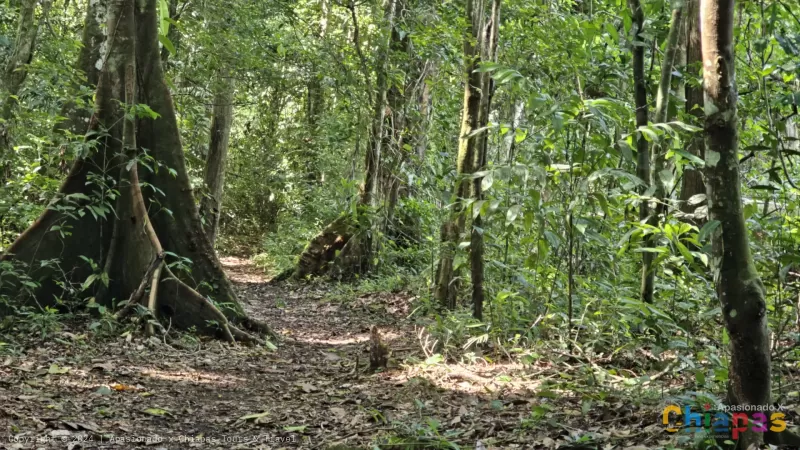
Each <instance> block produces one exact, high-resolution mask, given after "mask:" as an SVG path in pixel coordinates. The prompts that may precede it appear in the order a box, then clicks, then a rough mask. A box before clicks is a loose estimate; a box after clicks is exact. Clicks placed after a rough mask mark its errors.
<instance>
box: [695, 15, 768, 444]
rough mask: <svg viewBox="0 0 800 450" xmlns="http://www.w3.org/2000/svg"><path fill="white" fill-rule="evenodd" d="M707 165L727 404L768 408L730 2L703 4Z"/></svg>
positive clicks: (754, 436)
mask: <svg viewBox="0 0 800 450" xmlns="http://www.w3.org/2000/svg"><path fill="white" fill-rule="evenodd" d="M700 14H701V22H702V25H701V39H702V49H703V87H704V90H705V113H706V120H705V129H706V135H705V143H706V153H705V163H706V164H705V165H706V188H707V190H708V194H707V195H708V205H709V213H710V219H711V220H712V221H719V224H720V225H719V227H718V228H717V231H716V232H715V233H714V236H713V257H712V260H711V261H712V270H713V274H714V282H715V284H716V290H717V296H718V297H719V300H720V303H721V305H722V314H723V317H724V320H725V327H726V329H727V331H728V336H730V350H731V360H730V370H729V379H730V386H729V394H730V396H731V398H730V399H729V400H730V401H731V402H733V403H734V404H739V405H756V406H761V407H766V406H767V405H769V403H770V384H771V368H770V347H769V343H770V339H769V329H768V327H767V308H766V293H765V290H764V285H763V284H762V283H761V279H760V278H759V276H758V273H757V272H756V268H755V265H754V264H753V258H752V256H751V254H750V242H749V239H748V235H747V227H746V226H745V220H744V214H743V208H742V196H741V182H740V180H739V159H738V155H737V147H738V141H739V135H738V128H737V117H736V102H737V92H736V83H735V81H734V69H735V59H734V45H733V28H734V22H733V17H734V0H701V2H700ZM752 429H753V428H748V431H746V432H745V433H744V435H743V437H742V438H741V440H740V442H739V447H738V448H743V449H748V450H750V449H757V448H760V447H761V444H762V443H763V438H764V435H763V433H757V432H753V431H752Z"/></svg>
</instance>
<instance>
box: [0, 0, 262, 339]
mask: <svg viewBox="0 0 800 450" xmlns="http://www.w3.org/2000/svg"><path fill="white" fill-rule="evenodd" d="M134 5H135V7H134ZM107 27H108V30H109V34H110V35H113V36H115V37H114V39H113V40H111V41H109V49H108V54H107V56H106V58H105V59H104V64H103V66H102V67H103V70H102V72H101V74H100V81H99V83H98V87H97V94H96V96H95V98H96V114H95V115H94V116H93V119H92V122H91V124H90V130H93V131H100V130H105V132H104V133H93V134H92V135H91V136H97V135H99V136H104V135H106V134H107V137H104V138H100V139H99V140H98V141H96V144H97V146H96V147H97V148H96V151H95V152H94V153H93V154H91V155H89V156H87V157H86V158H83V159H79V160H77V161H76V162H75V164H74V166H73V168H72V170H71V172H70V174H69V175H68V176H67V178H66V180H65V181H64V184H63V185H62V186H61V189H60V191H59V195H58V196H57V198H56V199H55V200H54V201H53V202H52V203H51V205H50V207H48V209H47V210H46V211H45V212H44V213H43V214H42V215H41V216H40V217H39V219H38V220H37V221H36V222H35V223H34V224H33V225H32V226H31V227H30V228H29V229H28V230H26V231H25V232H24V233H23V234H22V235H21V236H20V237H19V238H18V239H17V240H16V241H15V242H14V244H13V245H12V246H11V248H10V249H9V250H8V252H7V253H6V254H4V255H3V259H4V260H12V261H14V262H16V263H17V264H19V265H22V266H24V267H26V268H27V274H28V275H29V276H30V277H31V278H32V279H33V280H35V281H37V282H40V283H41V284H40V286H38V287H37V288H36V289H33V290H29V291H26V290H24V286H19V285H17V286H13V285H4V286H3V289H4V290H14V288H16V292H15V293H12V295H15V298H17V299H18V300H19V301H20V302H25V301H26V300H27V303H28V304H31V302H32V301H34V300H35V301H36V302H38V304H40V305H44V304H52V303H53V302H54V301H55V300H56V299H58V298H62V297H67V296H68V297H76V296H79V295H80V296H84V297H95V298H96V299H97V301H99V302H103V303H107V304H109V303H112V302H113V301H114V300H117V301H119V300H123V299H131V301H134V302H136V301H139V300H140V299H139V298H133V297H134V296H135V294H136V293H137V292H139V291H140V290H139V286H140V285H142V284H147V283H145V282H146V281H148V280H146V277H148V276H153V277H155V276H156V275H157V274H160V273H162V272H163V273H165V277H164V278H163V279H161V280H159V279H158V278H155V279H154V280H153V282H152V286H153V289H155V290H156V292H151V297H154V300H155V302H154V304H153V305H152V306H153V308H154V310H155V312H157V313H158V314H159V315H161V316H164V317H166V318H169V320H170V322H171V324H172V325H174V326H176V327H178V328H181V329H190V328H193V327H194V328H196V329H197V330H198V331H200V332H204V333H209V334H217V335H220V336H222V337H224V338H226V339H227V340H231V341H232V340H234V339H253V338H252V337H251V336H250V335H248V334H247V333H245V332H243V331H241V330H239V329H238V328H236V327H235V326H233V325H232V324H231V323H230V322H229V320H240V321H241V322H242V323H244V324H245V325H248V326H250V327H251V328H255V329H258V330H260V331H268V328H266V327H265V326H262V325H259V324H256V323H255V322H253V321H251V320H249V319H247V318H246V317H245V315H244V313H243V311H242V309H241V306H240V305H239V303H238V299H237V298H236V295H235V293H234V292H233V289H232V287H231V285H230V283H229V282H228V280H227V278H226V277H225V275H224V273H223V272H222V269H221V267H220V265H219V262H218V260H217V258H216V256H215V254H214V252H213V249H212V247H211V244H210V242H209V240H208V239H207V237H206V235H205V233H204V232H203V229H202V225H201V222H200V216H199V214H198V211H197V207H196V206H195V202H194V199H193V197H192V191H191V187H190V184H189V179H188V174H187V172H186V167H185V164H184V159H183V150H182V148H181V145H180V136H179V134H178V129H177V123H176V120H175V111H174V109H173V107H172V99H171V97H170V94H169V91H168V89H167V86H166V84H165V82H164V77H163V73H162V71H161V60H160V58H159V51H158V36H157V33H158V21H157V16H156V0H142V1H139V2H137V1H136V0H112V1H110V2H109V8H108V19H107ZM112 33H113V34H112ZM142 103H143V104H146V105H148V106H149V107H150V108H151V109H152V110H153V111H154V112H155V113H156V114H158V117H157V118H151V117H142V116H141V114H139V117H138V118H136V119H135V122H134V119H132V114H130V113H131V109H135V108H136V107H135V105H137V104H142ZM144 149H146V151H147V152H148V155H149V156H151V157H152V158H154V159H155V160H156V161H158V162H160V163H161V164H163V165H165V166H166V167H169V168H171V169H173V170H174V172H172V173H170V171H167V170H159V171H158V172H157V173H156V172H153V173H150V172H149V171H148V172H146V173H147V176H146V177H143V179H141V181H140V178H139V174H138V164H137V160H141V157H140V155H141V154H142V153H143V152H144ZM134 158H135V159H134ZM126 160H127V161H126ZM103 167H112V168H117V167H119V168H120V169H112V170H119V173H118V174H113V173H94V172H93V171H94V170H98V169H97V168H103ZM100 170H102V169H100ZM98 175H99V176H102V177H103V178H102V179H107V178H108V177H110V178H117V179H118V180H119V181H118V182H116V183H114V185H115V186H118V189H119V195H118V196H116V198H115V197H114V196H111V195H108V193H107V192H106V196H105V197H102V198H98V194H97V193H96V191H97V190H101V188H102V187H103V186H98V185H97V184H96V183H97V181H95V180H97V178H98ZM144 183H147V184H148V185H151V186H154V187H157V188H158V190H156V189H153V190H152V191H155V192H159V191H160V192H163V194H160V193H159V194H151V193H150V192H151V190H148V191H147V192H148V195H147V196H144V195H142V190H141V186H143V185H144ZM76 194H77V195H76ZM112 201H113V202H115V205H114V211H113V212H112V211H111V202H112ZM89 210H91V211H94V212H95V213H97V214H98V216H99V217H98V218H95V217H94V215H93V214H88V213H86V212H87V211H89ZM117 217H118V218H119V220H116V218H117ZM59 230H60V231H61V233H63V237H62V234H60V233H59V232H56V231H59ZM168 253H174V254H177V255H179V256H181V257H184V258H188V259H189V260H191V270H190V271H189V270H186V271H185V272H183V271H182V272H179V273H178V274H177V275H176V274H174V273H173V272H172V270H171V269H170V268H169V266H164V267H163V268H162V270H152V271H151V268H152V266H153V264H154V263H157V262H158V261H159V259H163V258H164V256H165V254H168ZM84 257H85V258H89V259H91V260H93V261H94V262H95V263H96V266H97V267H101V268H103V272H102V273H98V272H94V271H93V270H92V267H91V266H90V265H89V264H87V263H86V262H85V260H84V259H83V258H84ZM54 261H56V262H58V264H57V266H56V265H54V264H53V262H54ZM43 262H45V264H42V263H43ZM48 262H49V264H48ZM101 275H102V276H101ZM90 276H94V277H95V278H96V279H106V280H108V285H107V286H101V283H100V282H99V281H98V282H95V283H94V284H91V285H90V286H88V288H81V287H76V286H80V285H81V284H82V283H84V282H85V281H86V280H87V279H88V277H90ZM61 282H64V283H61ZM190 283H191V285H190ZM192 286H198V289H199V292H198V290H195V289H194V288H193V287H192ZM81 289H82V291H81ZM209 298H211V299H213V300H215V301H216V302H218V303H220V304H224V305H226V306H225V307H224V309H222V310H220V309H219V308H218V307H217V306H215V304H214V303H212V302H211V301H210V300H209Z"/></svg>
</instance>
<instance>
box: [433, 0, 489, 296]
mask: <svg viewBox="0 0 800 450" xmlns="http://www.w3.org/2000/svg"><path fill="white" fill-rule="evenodd" d="M465 18H466V22H467V24H468V27H467V32H466V35H465V36H464V61H465V63H466V64H465V78H466V83H465V84H464V103H463V105H464V106H463V109H462V111H461V133H460V136H459V141H458V157H457V160H456V174H457V175H456V176H457V178H456V183H455V192H454V194H455V201H454V202H453V206H452V210H451V211H450V217H449V218H448V219H447V220H445V223H444V224H443V225H442V228H441V236H442V248H441V250H440V254H439V264H438V267H437V269H436V276H435V279H434V283H435V284H434V289H433V294H434V298H435V299H436V300H437V301H439V302H440V303H441V304H442V305H444V306H446V307H448V308H450V309H453V308H455V306H456V283H455V274H454V266H453V260H454V257H455V251H456V246H457V244H458V239H459V237H460V236H461V233H463V231H464V226H465V224H466V216H465V214H464V204H465V201H466V200H467V199H468V198H470V197H471V195H472V187H473V183H472V180H470V179H469V178H468V176H469V175H470V174H472V173H473V172H474V171H475V163H476V154H477V147H478V146H479V145H480V144H481V142H482V139H481V137H480V136H475V135H474V132H475V131H476V130H478V129H480V128H481V126H482V123H481V112H480V111H481V95H482V92H481V88H482V87H483V80H484V73H482V72H477V71H476V70H477V69H478V68H479V66H480V62H481V48H482V46H483V43H484V42H485V41H484V34H483V31H484V24H485V20H486V19H485V13H484V4H483V0H467V6H466V17H465Z"/></svg>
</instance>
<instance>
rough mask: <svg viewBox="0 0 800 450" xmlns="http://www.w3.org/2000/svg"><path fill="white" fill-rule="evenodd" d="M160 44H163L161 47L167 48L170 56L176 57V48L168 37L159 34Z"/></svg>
mask: <svg viewBox="0 0 800 450" xmlns="http://www.w3.org/2000/svg"><path fill="white" fill-rule="evenodd" d="M158 42H161V45H163V46H164V48H166V49H167V51H169V54H170V55H174V54H175V46H174V45H172V41H170V40H169V38H168V37H167V35H165V34H159V35H158Z"/></svg>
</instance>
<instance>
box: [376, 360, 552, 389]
mask: <svg viewBox="0 0 800 450" xmlns="http://www.w3.org/2000/svg"><path fill="white" fill-rule="evenodd" d="M523 370H524V366H522V365H521V364H515V363H505V364H492V365H485V366H481V365H462V364H433V365H428V364H425V363H424V362H421V363H418V364H412V365H404V366H402V368H401V371H399V372H396V373H394V374H392V376H391V379H392V380H393V381H394V382H395V383H397V384H407V383H409V382H414V379H425V380H427V381H428V382H430V383H431V384H432V385H433V386H436V387H437V388H440V389H447V390H452V391H457V392H463V393H465V394H491V393H494V392H503V393H523V392H533V391H536V390H537V389H538V388H539V387H540V386H541V384H542V382H543V381H544V379H542V378H541V377H535V379H533V378H534V377H531V374H527V373H524V372H523Z"/></svg>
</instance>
